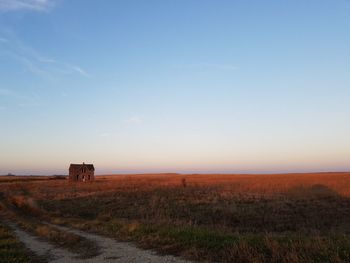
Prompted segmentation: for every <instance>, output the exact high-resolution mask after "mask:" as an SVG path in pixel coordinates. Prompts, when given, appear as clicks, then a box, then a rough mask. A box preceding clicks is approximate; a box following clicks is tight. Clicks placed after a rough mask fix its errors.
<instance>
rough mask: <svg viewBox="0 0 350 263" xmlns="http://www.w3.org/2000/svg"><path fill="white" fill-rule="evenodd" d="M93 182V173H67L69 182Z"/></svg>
mask: <svg viewBox="0 0 350 263" xmlns="http://www.w3.org/2000/svg"><path fill="white" fill-rule="evenodd" d="M84 177H85V181H93V180H94V179H95V174H94V171H86V172H85V173H83V172H81V171H79V172H77V171H69V180H70V181H83V178H84Z"/></svg>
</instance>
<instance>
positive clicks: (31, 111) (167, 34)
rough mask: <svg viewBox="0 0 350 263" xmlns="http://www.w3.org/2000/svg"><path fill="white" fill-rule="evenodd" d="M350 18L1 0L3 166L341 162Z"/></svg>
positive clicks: (349, 166) (334, 166) (45, 169)
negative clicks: (21, 3) (83, 163)
mask: <svg viewBox="0 0 350 263" xmlns="http://www.w3.org/2000/svg"><path fill="white" fill-rule="evenodd" d="M20 2H24V3H27V5H20V4H18V3H20ZM16 3H17V4H16ZM349 14H350V2H349V1H345V0H337V1H331V0H310V1H292V0H288V1H278V0H268V1H258V0H254V1H231V0H230V1H229V0H222V1H221V0H220V1H209V0H208V1H206V0H204V1H193V0H189V1H188V0H180V1H151V2H149V1H112V0H111V1H85V0H76V1H67V0H57V1H56V0H45V1H25V0H23V1H22V0H21V1H15V2H11V1H10V0H0V123H1V129H0V138H1V139H0V149H1V151H0V175H1V174H7V173H14V174H67V172H68V166H69V164H70V163H81V162H86V163H93V164H94V165H95V167H96V173H97V174H109V173H144V172H181V173H271V172H276V173H278V172H310V171H315V172H316V171H350V139H349V135H350V103H349V101H350V74H349V72H350V15H349Z"/></svg>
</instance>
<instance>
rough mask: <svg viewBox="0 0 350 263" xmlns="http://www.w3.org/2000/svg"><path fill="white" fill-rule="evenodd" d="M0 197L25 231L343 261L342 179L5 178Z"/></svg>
mask: <svg viewBox="0 0 350 263" xmlns="http://www.w3.org/2000/svg"><path fill="white" fill-rule="evenodd" d="M0 182H1V181H0ZM0 192H1V196H2V198H1V202H2V203H3V206H4V207H5V208H4V210H6V214H7V216H12V218H16V220H17V222H18V223H19V224H20V225H22V227H24V228H26V229H29V230H30V228H31V227H32V228H35V229H37V228H38V227H39V229H40V226H41V225H40V224H42V223H41V222H43V221H45V222H51V223H53V224H61V225H67V226H72V227H76V228H80V229H83V230H85V231H91V232H95V233H100V234H103V235H106V236H110V237H114V238H117V239H119V240H127V241H134V242H136V243H137V244H138V245H139V246H141V247H144V248H153V249H156V250H157V251H158V252H159V253H170V254H174V255H179V256H182V257H184V258H187V259H191V260H198V261H207V262H350V236H349V234H350V173H317V174H316V173H315V174H280V175H279V174H277V175H218V174H217V175H196V174H193V175H180V174H160V175H159V174H158V175H152V174H149V175H118V176H116V175H115V176H99V177H97V179H96V180H95V181H94V182H89V183H69V182H68V181H66V180H36V181H23V180H20V181H18V180H13V181H12V180H10V179H8V180H3V182H1V183H0ZM24 215H26V217H25V216H24ZM28 222H31V223H30V225H31V227H28V226H27V227H26V226H25V225H26V224H28ZM33 224H34V225H35V224H36V225H35V227H33ZM45 226H46V227H48V226H47V225H45ZM41 227H42V226H41ZM31 231H33V230H31ZM42 232H44V233H47V234H44V236H46V238H49V237H48V236H50V235H52V234H50V233H51V232H52V231H51V230H50V229H46V230H45V231H43V230H42ZM36 234H38V233H36ZM59 236H60V234H59V233H56V234H55V235H54V237H55V238H53V239H58V241H57V240H56V242H61V241H60V238H59ZM65 239H66V240H67V242H68V241H69V238H65ZM65 239H63V240H65ZM71 240H73V242H74V237H71ZM68 246H70V245H68ZM96 253H97V252H96Z"/></svg>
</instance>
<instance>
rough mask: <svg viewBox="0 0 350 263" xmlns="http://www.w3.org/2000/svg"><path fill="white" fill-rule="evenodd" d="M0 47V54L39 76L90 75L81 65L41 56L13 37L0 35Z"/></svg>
mask: <svg viewBox="0 0 350 263" xmlns="http://www.w3.org/2000/svg"><path fill="white" fill-rule="evenodd" d="M0 1H1V0H0ZM0 47H1V50H0V55H3V56H7V57H10V58H12V59H14V60H15V61H17V62H18V63H20V64H21V65H22V66H23V67H24V68H25V69H26V70H27V71H29V72H31V73H33V74H35V75H37V76H40V77H56V76H59V75H67V74H79V75H80V76H83V77H91V75H90V74H89V73H87V72H86V70H84V69H83V68H82V67H80V66H77V65H73V64H71V63H67V62H63V61H59V60H56V59H53V58H49V57H45V56H42V55H41V54H39V52H37V51H36V50H34V49H33V48H31V47H29V46H27V45H24V44H23V43H22V42H20V41H19V40H18V39H16V38H15V37H13V38H11V40H9V39H8V38H4V37H0Z"/></svg>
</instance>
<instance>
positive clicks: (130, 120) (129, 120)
mask: <svg viewBox="0 0 350 263" xmlns="http://www.w3.org/2000/svg"><path fill="white" fill-rule="evenodd" d="M124 122H125V123H128V124H140V123H142V122H143V119H142V118H141V117H140V116H137V115H134V116H131V117H129V118H127V119H125V120H124Z"/></svg>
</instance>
